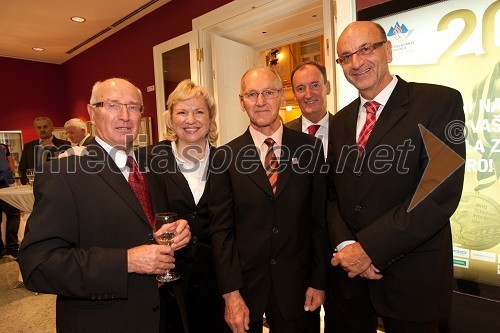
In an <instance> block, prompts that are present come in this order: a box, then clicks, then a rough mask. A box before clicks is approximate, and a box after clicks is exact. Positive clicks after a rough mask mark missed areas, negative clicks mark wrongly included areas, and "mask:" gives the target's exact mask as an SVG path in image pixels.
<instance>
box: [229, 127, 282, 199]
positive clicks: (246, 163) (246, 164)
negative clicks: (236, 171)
mask: <svg viewBox="0 0 500 333" xmlns="http://www.w3.org/2000/svg"><path fill="white" fill-rule="evenodd" d="M237 151H238V155H239V156H237V158H238V159H239V163H238V164H237V165H239V166H241V168H242V170H241V172H244V173H246V175H247V176H248V177H249V178H250V179H251V180H252V181H253V182H254V183H255V184H256V185H257V186H258V187H260V188H261V189H262V190H263V191H264V192H266V193H268V194H269V195H270V196H274V193H273V190H272V188H271V184H270V183H269V179H268V178H267V175H266V171H265V170H264V167H263V166H262V163H261V162H260V156H259V152H258V150H257V147H255V143H254V142H253V139H252V135H251V134H250V131H249V130H248V129H247V131H246V132H245V133H244V134H243V135H242V136H241V142H240V147H238V149H237ZM279 178H280V176H279V175H278V186H279Z"/></svg>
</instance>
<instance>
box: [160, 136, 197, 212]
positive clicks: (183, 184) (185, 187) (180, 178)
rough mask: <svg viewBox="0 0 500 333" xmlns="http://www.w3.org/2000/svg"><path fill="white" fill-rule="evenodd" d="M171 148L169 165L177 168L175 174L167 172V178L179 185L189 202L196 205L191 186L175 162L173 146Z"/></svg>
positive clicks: (168, 156)
mask: <svg viewBox="0 0 500 333" xmlns="http://www.w3.org/2000/svg"><path fill="white" fill-rule="evenodd" d="M169 148H170V152H169V154H168V155H167V159H168V163H169V164H170V163H172V164H171V165H174V166H175V170H174V171H173V172H167V173H166V174H165V177H168V178H170V179H171V180H172V182H174V183H175V185H177V187H178V188H179V190H180V191H181V192H182V194H184V196H185V197H186V199H188V201H189V202H190V203H192V204H193V205H194V197H193V193H192V192H191V189H190V188H189V184H188V182H187V180H186V177H184V175H183V174H182V172H181V171H180V170H179V167H178V166H177V161H176V160H175V156H174V152H173V151H172V146H169Z"/></svg>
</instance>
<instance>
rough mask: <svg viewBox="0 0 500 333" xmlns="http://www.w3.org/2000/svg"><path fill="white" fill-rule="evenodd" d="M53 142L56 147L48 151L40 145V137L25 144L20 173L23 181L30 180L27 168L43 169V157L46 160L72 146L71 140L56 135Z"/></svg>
mask: <svg viewBox="0 0 500 333" xmlns="http://www.w3.org/2000/svg"><path fill="white" fill-rule="evenodd" d="M52 143H53V144H54V147H52V148H51V149H50V151H47V152H44V149H43V148H42V147H41V146H40V141H39V139H36V140H33V141H30V142H28V143H26V144H24V147H23V152H22V154H21V160H20V161H19V174H20V176H21V183H23V184H26V183H27V182H28V177H26V170H27V169H36V170H37V171H41V161H42V158H43V161H44V162H45V161H47V160H48V158H49V157H52V156H53V155H54V154H55V153H58V152H59V153H61V152H63V151H65V150H66V149H68V148H70V147H71V142H69V141H66V140H61V139H58V138H56V137H55V136H54V139H53V140H52ZM46 154H47V155H46ZM42 155H43V156H42Z"/></svg>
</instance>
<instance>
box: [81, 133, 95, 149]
mask: <svg viewBox="0 0 500 333" xmlns="http://www.w3.org/2000/svg"><path fill="white" fill-rule="evenodd" d="M93 140H94V137H93V136H92V135H89V137H88V138H86V139H85V141H83V143H82V146H88V145H89V144H90V143H91V142H92V141H93Z"/></svg>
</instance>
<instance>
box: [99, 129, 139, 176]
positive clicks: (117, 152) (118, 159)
mask: <svg viewBox="0 0 500 333" xmlns="http://www.w3.org/2000/svg"><path fill="white" fill-rule="evenodd" d="M95 141H97V143H98V144H100V145H101V146H102V148H103V149H104V150H105V151H106V152H107V153H108V155H109V156H110V157H111V158H112V159H113V161H114V162H115V164H116V166H117V167H118V168H119V169H120V170H122V171H123V170H125V167H126V164H127V157H128V156H132V157H133V158H134V159H135V155H134V150H133V149H130V151H129V152H128V153H127V152H126V151H125V150H121V149H116V148H115V147H113V146H111V145H109V144H107V143H106V142H105V141H104V140H102V139H101V138H100V137H98V136H96V137H95Z"/></svg>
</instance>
